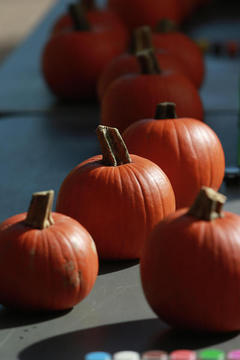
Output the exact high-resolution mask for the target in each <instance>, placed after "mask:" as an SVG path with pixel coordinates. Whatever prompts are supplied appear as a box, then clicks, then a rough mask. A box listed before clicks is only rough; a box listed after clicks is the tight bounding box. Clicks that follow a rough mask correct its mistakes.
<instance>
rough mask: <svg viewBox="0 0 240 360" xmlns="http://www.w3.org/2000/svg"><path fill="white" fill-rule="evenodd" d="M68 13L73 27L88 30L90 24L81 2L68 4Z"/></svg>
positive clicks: (78, 29)
mask: <svg viewBox="0 0 240 360" xmlns="http://www.w3.org/2000/svg"><path fill="white" fill-rule="evenodd" d="M68 11H69V14H70V16H71V18H72V20H73V27H74V29H75V30H77V31H89V30H90V28H91V27H90V24H89V22H88V20H87V18H86V14H85V11H84V8H83V6H82V5H81V4H70V5H69V7H68Z"/></svg>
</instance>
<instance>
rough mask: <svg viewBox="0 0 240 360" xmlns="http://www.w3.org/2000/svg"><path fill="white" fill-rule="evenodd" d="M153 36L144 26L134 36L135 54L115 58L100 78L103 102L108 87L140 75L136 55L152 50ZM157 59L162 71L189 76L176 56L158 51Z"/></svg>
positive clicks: (99, 85) (99, 93)
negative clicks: (119, 79)
mask: <svg viewBox="0 0 240 360" xmlns="http://www.w3.org/2000/svg"><path fill="white" fill-rule="evenodd" d="M152 47H153V44H152V34H151V29H150V28H149V27H148V26H142V27H141V28H138V29H136V31H135V32H134V36H133V49H134V53H133V54H130V53H124V54H122V55H120V56H118V57H116V58H114V59H113V60H112V61H111V62H110V63H109V64H108V65H107V66H106V68H105V69H104V70H103V72H102V74H101V75H100V77H99V80H98V85H97V91H98V97H99V99H100V100H101V99H102V98H103V95H104V93H105V91H106V89H107V88H108V86H109V85H110V84H111V83H112V82H113V81H114V80H116V79H117V78H119V77H120V76H123V75H126V74H131V73H140V72H141V67H140V64H139V62H138V61H137V57H136V54H137V52H139V51H140V50H144V49H148V48H152ZM155 55H156V58H157V60H158V62H159V65H160V67H161V69H163V70H164V71H166V70H170V71H173V72H180V73H182V74H184V75H186V76H187V73H188V71H186V67H185V65H184V64H182V62H181V61H179V60H178V59H177V58H176V57H175V56H172V55H170V54H168V52H167V51H166V50H158V51H156V52H155Z"/></svg>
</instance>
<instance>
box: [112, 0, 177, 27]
mask: <svg viewBox="0 0 240 360" xmlns="http://www.w3.org/2000/svg"><path fill="white" fill-rule="evenodd" d="M108 8H109V9H111V10H113V11H115V12H116V13H117V14H118V15H119V16H120V17H121V19H122V20H123V21H124V22H125V24H126V25H127V27H128V29H129V30H130V31H132V30H133V29H134V28H136V27H139V26H143V25H149V26H150V27H151V28H152V29H153V28H155V26H156V25H157V23H158V22H159V21H160V20H161V19H163V18H169V19H171V20H173V21H175V22H176V23H179V21H180V20H181V13H180V9H179V3H178V0H168V1H164V0H148V1H146V0H131V1H129V0H108Z"/></svg>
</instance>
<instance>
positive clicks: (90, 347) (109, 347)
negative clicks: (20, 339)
mask: <svg viewBox="0 0 240 360" xmlns="http://www.w3.org/2000/svg"><path fill="white" fill-rule="evenodd" d="M235 336H236V333H234V334H232V333H231V334H220V335H219V334H218V335H211V336H209V335H200V334H192V333H187V332H184V333H182V332H179V331H176V330H174V329H170V328H169V327H168V326H167V325H166V324H164V323H163V322H161V321H160V320H159V319H146V320H137V321H130V322H124V323H118V324H111V325H104V326H98V327H95V328H90V329H85V330H78V331H74V332H70V333H66V334H62V335H58V336H54V337H51V338H48V339H46V340H43V341H40V342H37V343H35V344H33V345H31V346H29V347H27V348H25V349H24V350H23V351H21V352H20V353H19V355H18V358H19V359H20V360H31V359H35V360H40V359H41V360H42V359H43V358H44V359H51V358H56V359H58V360H68V359H70V358H71V360H77V359H83V358H84V355H85V354H86V353H88V352H90V351H99V350H101V351H102V350H103V351H107V352H109V353H114V352H117V351H121V350H124V349H125V350H133V351H138V352H139V353H142V352H144V351H146V350H150V349H158V350H159V349H162V350H165V351H167V352H171V351H173V350H174V349H186V348H187V349H193V350H198V349H200V348H203V347H208V346H212V345H216V344H219V342H226V341H228V340H230V339H232V338H233V337H235Z"/></svg>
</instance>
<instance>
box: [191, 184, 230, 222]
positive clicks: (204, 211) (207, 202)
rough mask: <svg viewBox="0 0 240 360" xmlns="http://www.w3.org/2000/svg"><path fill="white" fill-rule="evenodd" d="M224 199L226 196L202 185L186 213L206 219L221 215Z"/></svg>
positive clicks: (209, 219)
mask: <svg viewBox="0 0 240 360" xmlns="http://www.w3.org/2000/svg"><path fill="white" fill-rule="evenodd" d="M226 199H227V198H226V196H224V195H222V194H220V193H218V192H217V191H214V190H213V189H211V188H209V187H206V186H203V187H202V188H201V190H200V192H199V194H198V196H197V198H196V200H195V202H194V203H193V205H192V206H191V207H190V209H189V211H188V213H187V214H188V215H191V216H194V217H197V218H199V219H201V220H208V221H211V220H214V219H217V218H220V217H223V213H222V208H223V205H224V203H225V201H226Z"/></svg>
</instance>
